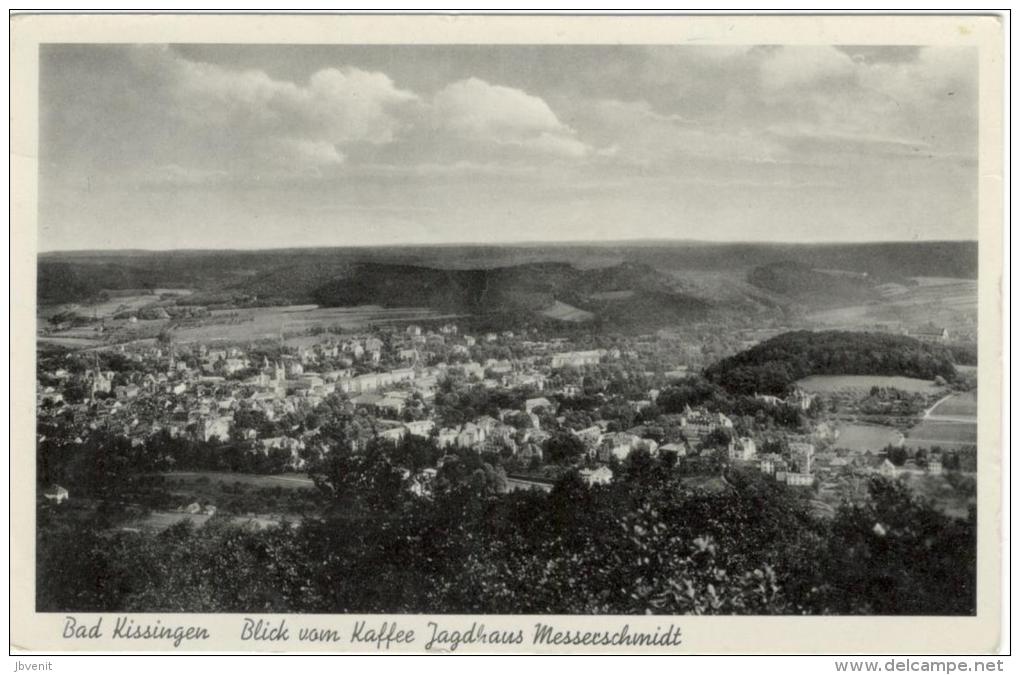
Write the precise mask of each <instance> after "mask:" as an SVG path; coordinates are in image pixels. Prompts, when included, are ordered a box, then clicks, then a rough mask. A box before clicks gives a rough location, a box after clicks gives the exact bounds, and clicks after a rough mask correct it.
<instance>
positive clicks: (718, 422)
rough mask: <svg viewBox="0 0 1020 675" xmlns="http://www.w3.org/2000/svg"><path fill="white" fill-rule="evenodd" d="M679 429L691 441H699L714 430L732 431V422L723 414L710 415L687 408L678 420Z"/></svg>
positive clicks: (703, 411) (703, 410) (700, 409)
mask: <svg viewBox="0 0 1020 675" xmlns="http://www.w3.org/2000/svg"><path fill="white" fill-rule="evenodd" d="M680 427H681V428H682V429H683V430H684V435H686V436H687V437H688V438H689V439H690V440H692V441H700V440H701V439H702V438H704V437H705V436H707V435H708V434H710V433H712V432H713V431H715V430H716V429H732V428H733V421H732V420H730V418H729V417H727V416H726V415H724V414H723V413H710V412H708V411H707V410H705V409H703V408H695V409H691V408H690V407H687V409H686V410H685V411H684V414H683V417H681V419H680Z"/></svg>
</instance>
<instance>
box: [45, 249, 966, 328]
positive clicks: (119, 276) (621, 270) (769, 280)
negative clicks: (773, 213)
mask: <svg viewBox="0 0 1020 675" xmlns="http://www.w3.org/2000/svg"><path fill="white" fill-rule="evenodd" d="M789 261H796V264H791V263H789ZM372 266H376V267H374V268H373V267H372ZM819 270H827V271H828V272H820V271H819ZM844 273H845V274H844ZM415 274H420V275H421V276H420V277H418V278H414V277H415ZM823 274H824V275H827V276H819V275H823ZM839 274H844V276H843V277H839V276H838V275H839ZM863 274H867V275H868V279H869V280H879V279H891V278H903V277H911V276H932V277H953V278H960V279H974V278H976V277H977V243H976V242H973V241H964V242H898V243H872V244H764V243H736V244H733V243H723V244H720V243H706V242H692V241H661V242H637V241H624V242H606V243H591V244H573V243H569V244H520V245H499V246H496V245H493V246H488V245H455V246H393V247H376V248H315V249H280V250H262V251H236V250H235V251H201V250H197V251H187V250H182V251H137V250H133V251H72V252H53V253H44V254H41V255H40V256H39V266H38V281H39V286H38V288H39V302H40V304H41V305H52V304H61V303H67V302H81V301H86V300H88V299H90V298H94V297H95V296H97V295H98V293H99V291H100V290H104V289H106V290H125V289H134V288H143V289H144V288H152V287H171V288H189V289H192V290H193V291H195V294H194V295H193V296H191V298H190V299H189V300H188V302H191V303H197V304H203V303H210V304H211V303H214V302H224V303H229V302H231V301H234V299H236V298H246V299H247V301H253V300H254V299H257V302H259V303H263V304H292V303H308V302H319V301H326V302H327V303H328V304H336V303H340V302H353V301H355V300H357V301H368V302H371V303H374V304H379V303H382V304H397V303H402V302H405V301H412V300H413V301H414V302H416V303H421V302H424V303H426V305H427V306H436V307H443V308H457V311H462V310H470V311H487V310H488V309H489V308H492V307H497V308H498V307H501V306H510V307H514V308H521V307H524V308H528V311H537V310H536V308H539V307H544V308H545V309H546V310H549V314H551V315H552V316H554V317H567V316H570V317H571V320H577V319H585V318H586V314H584V313H585V312H590V313H591V314H593V318H592V320H593V321H601V320H605V319H608V320H614V321H635V320H636V321H644V320H645V319H652V318H655V316H656V315H658V320H659V323H660V324H663V323H667V322H669V321H672V320H674V319H678V318H679V319H681V320H682V319H683V318H690V317H691V316H694V315H697V314H698V313H699V312H704V311H706V310H707V309H709V308H711V309H713V310H733V311H738V312H758V311H766V312H767V311H772V310H773V308H775V307H779V306H784V305H785V306H790V305H793V306H797V305H800V304H816V302H817V303H830V304H844V303H850V302H854V303H856V302H860V301H861V299H862V298H867V297H870V295H869V294H870V291H869V289H868V288H867V284H861V283H857V282H856V281H854V279H853V275H863ZM341 279H347V280H348V282H347V283H346V284H344V283H340V282H339V280H341ZM805 294H806V295H805ZM182 302H183V301H182ZM555 302H560V303H563V305H568V306H569V307H570V308H576V309H577V310H579V312H572V311H571V310H569V309H568V308H564V307H563V306H562V305H555V304H554V303H555ZM649 325H651V324H649Z"/></svg>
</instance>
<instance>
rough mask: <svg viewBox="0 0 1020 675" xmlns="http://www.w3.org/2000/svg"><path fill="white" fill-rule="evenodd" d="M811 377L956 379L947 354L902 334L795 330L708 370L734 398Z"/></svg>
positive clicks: (781, 391) (785, 388) (776, 391)
mask: <svg viewBox="0 0 1020 675" xmlns="http://www.w3.org/2000/svg"><path fill="white" fill-rule="evenodd" d="M809 375H901V376H904V377H916V378H919V379H923V380H933V379H935V378H936V377H941V378H943V379H945V380H946V381H952V380H954V379H955V378H956V368H955V367H954V366H953V358H952V354H951V352H950V350H949V349H947V348H945V347H942V346H939V345H932V344H926V343H923V342H920V341H918V340H915V339H914V338H911V337H907V336H904V335H890V334H888V333H863V332H862V333H858V332H849V331H818V332H814V331H793V332H789V333H783V334H782V335H777V336H776V337H774V338H772V339H770V340H766V341H765V342H762V343H761V344H758V345H755V346H754V347H751V348H750V349H747V350H745V351H742V352H740V353H739V354H735V355H734V356H731V357H728V358H724V359H722V360H720V361H718V362H717V363H715V364H713V365H712V366H710V367H709V368H707V369H706V370H705V376H706V377H707V378H708V379H709V380H710V381H712V382H715V383H716V384H718V385H720V386H722V387H723V388H725V389H726V390H728V391H730V392H732V393H739V394H754V393H758V394H772V395H777V396H783V395H785V394H787V393H789V391H790V389H791V387H792V386H793V383H794V382H796V381H797V380H799V379H801V378H803V377H807V376H809Z"/></svg>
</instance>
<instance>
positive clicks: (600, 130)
mask: <svg viewBox="0 0 1020 675" xmlns="http://www.w3.org/2000/svg"><path fill="white" fill-rule="evenodd" d="M875 20H876V21H881V17H875ZM961 34H963V33H961ZM821 35H825V34H821ZM939 35H941V34H939ZM964 35H965V34H964ZM128 37H130V34H128ZM716 42H717V43H716ZM716 42H713V41H712V40H707V41H699V40H696V39H690V40H676V41H675V42H673V43H655V44H639V43H632V44H628V43H626V42H624V41H609V40H607V41H606V43H605V44H596V43H583V42H577V41H571V40H565V41H564V42H563V43H553V42H549V41H548V40H541V41H540V40H535V41H533V42H531V43H528V42H527V41H521V42H520V43H514V44H507V43H504V42H502V41H498V40H493V41H492V42H484V41H475V40H464V41H462V43H457V42H449V43H434V42H429V43H420V42H415V41H414V36H413V35H408V36H407V40H405V41H404V42H400V43H397V42H388V43H377V42H375V41H365V42H359V41H358V39H357V38H356V36H352V34H349V33H348V34H344V36H343V39H342V40H340V41H333V42H316V43H308V42H301V43H295V42H293V41H280V42H276V43H269V42H264V41H255V42H253V41H251V40H249V41H246V42H243V43H242V42H237V41H235V40H223V41H222V42H216V41H215V40H213V41H209V40H208V39H204V40H201V41H193V42H189V41H187V40H180V39H176V38H173V39H167V40H165V41H153V40H151V39H148V38H146V39H145V40H138V41H132V40H130V39H129V40H124V39H120V40H117V41H116V42H115V43H114V42H104V41H95V42H89V41H82V40H78V39H75V40H66V41H60V40H54V41H49V42H43V43H40V44H39V46H38V62H37V79H38V87H37V95H38V100H37V118H36V119H34V120H32V122H33V123H34V124H37V136H38V154H37V157H36V158H35V169H34V170H35V171H36V172H37V176H36V177H35V179H36V180H37V186H36V187H35V189H34V192H33V199H34V200H35V202H33V204H32V206H31V210H32V212H33V213H34V218H35V220H34V225H33V230H34V234H33V238H34V240H35V251H34V253H33V254H32V255H31V257H30V258H29V259H28V261H27V263H26V264H31V265H32V271H31V276H32V277H33V278H34V281H35V292H34V300H33V299H32V298H26V299H25V301H26V303H28V304H29V306H30V309H31V312H32V314H33V315H34V316H30V318H29V321H30V322H31V321H34V334H33V335H29V336H27V338H26V339H27V340H28V341H29V343H30V353H29V355H28V360H27V361H26V363H32V364H33V368H34V370H33V372H32V373H30V375H29V376H28V377H30V379H29V380H28V381H29V382H31V381H32V380H34V389H33V390H31V393H29V392H28V391H27V390H26V391H25V392H22V397H23V398H25V399H31V400H29V401H28V403H27V405H29V406H30V407H29V408H28V410H30V411H34V416H30V417H29V418H26V419H23V420H21V422H22V423H24V424H32V423H33V422H34V424H32V429H33V434H32V435H33V437H34V444H33V445H32V447H25V448H18V450H17V452H18V453H25V457H26V458H27V459H26V466H29V470H30V472H31V474H28V473H23V474H22V475H21V478H20V484H21V485H20V488H21V489H22V490H30V492H31V495H32V496H31V498H30V501H27V502H25V504H24V508H25V509H26V511H25V512H24V513H23V514H22V515H24V516H26V517H28V516H29V515H31V520H32V522H33V523H34V524H33V527H32V532H31V538H32V539H33V540H34V542H33V554H34V555H33V558H32V559H31V565H32V569H31V570H28V571H27V572H25V573H27V574H29V576H30V578H32V580H33V583H32V584H31V586H30V587H29V588H31V590H32V597H31V598H26V599H24V600H25V602H26V603H27V604H28V606H29V608H28V610H27V611H29V612H32V613H34V614H37V615H48V616H50V617H51V618H52V620H53V621H54V622H55V624H56V625H58V628H57V629H56V631H57V632H56V634H54V635H47V636H46V639H47V640H50V639H58V638H60V637H63V638H71V639H77V638H81V644H80V646H76V647H73V648H75V649H88V648H89V647H88V642H87V638H90V637H92V633H91V632H92V631H94V632H95V633H96V634H97V635H98V634H99V633H103V634H104V637H109V636H110V634H111V632H112V633H113V637H114V638H118V637H120V638H125V639H127V638H132V637H134V638H141V639H144V638H150V637H151V638H155V639H156V640H157V643H158V644H157V647H156V648H159V649H163V648H168V649H169V648H173V647H177V646H179V645H180V643H181V642H182V641H183V642H185V643H187V642H188V641H189V640H190V639H192V637H198V638H199V640H201V639H202V638H201V636H200V635H199V633H200V632H201V631H202V630H204V629H202V628H194V629H192V628H189V629H187V630H184V629H181V628H179V626H183V625H186V624H189V623H194V622H195V621H197V618H198V617H201V616H204V615H238V616H243V617H252V618H251V619H245V620H244V621H245V623H244V624H243V625H241V624H240V623H239V624H238V625H239V626H240V628H239V630H240V632H241V634H242V638H241V639H245V638H244V637H243V636H244V635H245V634H247V635H248V636H249V637H251V638H253V639H254V640H256V641H258V640H262V639H265V640H271V639H274V638H272V637H271V636H270V631H272V630H273V629H274V628H275V629H279V628H280V626H282V625H283V624H282V623H281V622H282V621H288V622H290V621H291V619H290V618H288V617H300V616H301V615H331V616H338V615H339V616H354V615H357V616H359V617H360V616H367V617H368V618H367V621H366V622H364V623H362V624H360V625H358V624H352V625H353V626H354V630H353V635H352V631H351V630H348V629H347V628H346V624H344V626H345V628H344V629H343V630H340V631H337V632H338V638H339V637H342V639H343V642H344V644H343V645H342V646H341V647H338V648H344V649H356V648H357V644H356V643H357V639H355V638H356V636H359V635H360V636H361V638H364V640H365V641H366V642H370V643H371V644H372V645H373V646H374V645H376V644H377V643H378V644H384V643H383V642H382V641H384V640H390V641H393V646H394V648H396V646H397V645H398V642H399V639H400V638H399V637H396V633H395V632H394V631H395V629H394V625H396V624H394V623H393V622H391V625H389V626H387V625H386V624H382V625H381V626H380V622H379V621H378V620H374V619H372V615H378V616H381V615H385V616H388V617H393V616H401V615H414V616H425V615H429V616H431V617H432V622H434V623H432V624H431V626H432V627H431V628H423V629H422V630H420V631H419V632H418V633H417V635H416V637H415V640H416V644H415V645H413V649H417V650H419V651H422V650H425V649H426V643H428V644H430V645H431V646H430V647H428V649H430V650H438V649H445V650H457V649H458V647H460V649H462V650H463V649H466V648H473V649H476V650H481V651H485V650H487V649H488V650H492V651H497V650H503V651H506V650H508V649H518V650H524V651H527V650H528V649H529V648H531V647H534V646H535V645H545V646H555V645H573V648H574V649H584V648H585V647H584V645H594V646H598V645H601V646H602V647H604V648H606V647H608V648H612V647H614V646H620V645H623V646H637V647H640V646H642V645H647V646H650V647H651V646H657V647H670V646H675V645H680V644H681V642H680V629H679V628H677V626H681V625H683V624H684V620H685V619H686V618H689V617H702V616H705V615H716V616H738V615H740V616H743V615H750V616H759V617H765V616H768V617H792V616H798V617H804V616H808V617H851V616H858V617H888V616H898V617H965V618H970V619H974V618H976V617H977V616H978V615H979V586H980V584H979V568H980V567H981V564H982V560H983V559H982V557H981V556H983V555H985V553H981V554H979V547H978V539H979V537H978V533H979V525H980V526H982V527H984V526H987V527H990V528H995V527H997V525H996V524H995V523H994V522H993V521H996V519H997V518H998V508H999V507H998V504H997V503H995V502H994V501H993V502H992V503H991V506H990V508H988V507H985V506H981V507H979V504H982V502H981V500H982V499H983V498H985V496H983V495H982V490H983V489H985V486H986V485H989V484H991V482H993V481H994V483H995V488H994V489H995V490H998V487H997V486H998V481H999V478H998V473H997V472H998V471H999V458H1000V454H1001V448H1000V446H999V445H998V443H999V438H998V428H999V424H1000V420H999V415H1000V413H999V409H998V405H999V404H998V400H997V397H998V396H999V392H998V390H997V389H996V388H995V387H998V379H996V380H995V381H994V383H993V382H989V383H988V384H989V385H990V386H989V387H988V388H985V385H984V383H981V382H979V366H985V365H986V364H998V363H999V359H1000V358H1001V355H1000V353H999V352H998V350H999V349H1000V348H1001V345H1000V343H999V336H998V334H997V333H995V331H997V330H998V324H997V323H994V322H993V323H991V324H988V325H989V326H991V328H990V329H987V330H989V331H991V332H988V333H985V332H984V331H985V330H986V329H985V328H983V326H984V325H985V324H984V323H982V322H984V321H992V320H993V319H994V321H995V322H997V321H998V320H999V319H998V315H997V313H998V311H999V309H998V307H997V306H996V305H995V304H991V305H989V307H991V312H992V314H995V316H991V315H989V314H987V312H985V309H984V305H982V312H983V314H982V315H981V316H980V317H979V311H978V310H979V304H981V302H984V300H983V299H981V292H980V284H979V279H982V278H984V277H982V276H981V275H983V274H990V275H992V278H993V279H997V278H998V275H999V274H1000V270H999V269H991V268H989V269H983V267H982V266H983V265H984V264H985V260H986V257H984V255H983V254H982V247H987V246H991V247H992V248H993V249H994V248H996V247H997V246H998V244H997V241H996V239H995V238H996V237H1000V236H1001V223H997V222H996V223H993V225H994V226H993V227H991V228H987V227H986V229H985V230H984V231H985V232H991V237H990V238H989V239H987V241H986V240H983V239H982V235H981V232H982V229H981V216H982V208H983V205H982V201H981V200H982V196H981V195H982V186H981V180H982V179H981V176H982V172H981V171H980V170H979V168H980V166H981V164H980V162H981V148H980V146H979V140H980V139H981V137H982V136H981V134H982V131H983V130H982V126H981V120H982V118H981V108H980V103H981V96H982V94H981V91H982V90H981V78H980V72H981V71H980V68H979V64H980V63H981V55H982V51H981V48H980V47H979V46H977V45H975V44H967V43H966V42H965V41H964V42H959V43H957V42H952V41H948V40H946V39H943V38H941V37H939V39H936V40H933V41H932V44H926V43H916V42H915V43H909V44H904V43H902V42H901V41H890V42H889V43H882V44H874V43H872V42H870V41H868V42H861V43H854V42H847V41H846V40H839V39H833V38H831V37H829V38H828V39H826V40H818V41H809V42H810V43H809V44H803V39H800V40H797V39H794V40H790V41H789V42H784V41H776V40H774V39H770V38H769V36H767V35H764V34H763V36H762V39H760V40H757V41H756V40H748V41H746V42H741V43H739V44H733V43H730V42H725V43H724V42H720V41H716ZM993 147H995V145H994V143H993ZM1000 149H1001V148H1000ZM15 182H16V181H15ZM993 196H994V193H993ZM986 253H987V252H986ZM999 255H1001V252H1000V253H999ZM987 259H988V260H991V263H990V264H991V265H993V266H994V265H996V264H1000V263H997V262H996V260H997V259H996V258H995V257H994V255H993V256H992V257H991V258H987ZM994 283H995V282H994V281H993V286H994ZM15 294H17V289H15ZM979 299H980V302H979ZM993 301H994V302H997V300H994V299H993ZM32 303H34V304H32ZM979 318H980V319H981V321H979ZM23 328H24V326H23ZM989 345H990V348H989ZM990 367H991V372H992V375H993V376H995V377H996V378H997V377H999V376H1001V367H1000V366H998V365H991V366H990ZM995 368H999V369H1000V372H999V375H996V374H995ZM980 372H981V374H982V377H984V376H985V373H986V372H988V371H986V370H981V371H980ZM979 384H980V385H981V387H979ZM979 388H980V392H981V395H982V396H979V395H978V393H979ZM986 392H988V394H987V395H988V396H991V397H993V398H992V399H988V400H987V401H986V400H984V399H982V397H983V396H985V395H986ZM979 404H981V408H980V410H981V415H986V416H987V415H991V418H990V419H988V420H987V422H989V427H990V428H991V429H992V432H994V433H992V434H991V435H987V434H979V426H980V425H979ZM986 404H987V407H985V406H986ZM981 428H984V427H981ZM979 441H980V442H979ZM12 454H13V453H12ZM983 473H984V474H985V475H984V476H982V474H983ZM29 475H31V476H32V480H31V481H30V480H28V476H29ZM979 477H982V478H981V479H980V480H979ZM14 480H18V477H17V476H16V475H15V476H14ZM979 486H980V488H981V489H979ZM12 494H13V493H12ZM997 495H998V492H997V491H996V492H991V493H987V497H988V498H991V499H993V500H994V499H997ZM983 519H988V520H987V522H985V521H983ZM996 522H997V521H996ZM990 531H992V530H990ZM996 536H998V535H996ZM993 543H994V542H993ZM995 546H997V544H995ZM988 551H989V552H990V554H991V555H993V556H997V555H998V549H997V548H989V549H988ZM990 564H992V567H991V568H990V569H992V570H993V571H994V573H995V574H996V575H997V574H998V572H997V569H998V568H997V567H996V566H995V565H997V564H998V563H997V562H994V563H990ZM23 571H24V570H23ZM984 579H985V581H984V582H983V583H988V584H997V583H998V579H997V577H996V578H995V579H989V578H987V577H985V578H984ZM996 594H997V591H993V592H992V596H993V599H994V598H995V597H997V596H996ZM997 611H998V610H997V609H995V612H997ZM157 615H167V616H168V617H170V615H172V618H163V619H162V620H158V619H156V618H154V617H155V616H157ZM263 615H272V616H273V617H276V618H274V619H273V620H272V621H269V620H266V621H264V622H263V621H262V620H261V619H260V617H261V616H263ZM450 615H457V616H465V615H466V616H468V617H475V618H477V619H478V620H477V621H475V622H474V623H472V621H470V620H469V621H467V622H464V621H461V622H459V623H457V630H454V629H453V628H452V627H451V628H449V629H447V628H445V627H444V624H443V621H444V619H443V617H444V616H450ZM99 616H102V617H103V621H102V622H101V625H100V624H97V617H99ZM515 616H527V617H530V619H529V620H528V621H525V622H522V623H521V626H520V629H517V628H513V627H508V624H506V623H505V622H506V620H507V619H508V618H509V619H512V618H513V617H515ZM650 616H654V617H657V619H656V621H654V622H652V623H644V624H641V626H643V627H641V628H639V627H638V624H631V625H630V628H629V631H630V632H629V633H628V629H625V630H624V633H625V635H623V636H620V635H618V634H617V635H615V636H614V635H609V634H608V633H606V634H605V635H604V636H603V637H600V634H598V633H597V632H596V633H593V634H592V635H593V636H592V637H591V640H590V641H588V642H584V641H583V640H582V638H581V637H579V635H580V634H579V633H578V632H577V631H575V630H574V629H572V628H571V629H570V630H567V631H562V632H561V630H560V629H559V628H558V627H556V626H555V622H554V621H552V617H642V618H646V619H647V618H650ZM143 617H144V618H143ZM189 617H190V618H189ZM279 617H283V618H279ZM486 617H502V619H503V622H502V623H498V624H497V623H496V622H495V621H489V622H487V621H485V618H486ZM544 617H548V618H549V620H547V619H546V618H544ZM256 620H257V621H256ZM239 621H240V620H239ZM671 621H672V622H673V623H671ZM487 624H488V625H489V626H490V628H486V625H487ZM423 625H425V624H423ZM175 626H177V627H178V628H175ZM542 626H544V628H543V627H542ZM649 626H650V627H649ZM461 628H463V629H461ZM189 631H198V633H195V634H194V635H193V634H192V633H191V632H189ZM245 631H247V633H245ZM260 631H261V636H260ZM387 631H389V633H387ZM543 631H545V633H543ZM278 632H280V633H281V634H282V633H285V632H286V630H279V631H278ZM291 632H292V633H294V634H295V635H292V636H291V637H296V632H297V631H296V629H292V630H291ZM321 633H322V634H321V638H320V637H319V635H320V634H318V633H316V634H314V636H310V635H311V634H309V633H307V632H306V633H305V636H306V637H309V639H321V640H323V641H327V642H328V641H329V640H330V639H331V635H330V633H329V632H328V631H326V630H323V631H321ZM339 633H342V636H340V635H339ZM235 637H236V636H235ZM160 639H162V642H159V640H160ZM600 639H602V640H605V641H603V642H599V640H600ZM613 640H616V641H615V642H614V641H613ZM385 645H386V647H387V648H389V647H390V643H388V642H387V643H385ZM185 646H188V645H185ZM984 646H985V647H988V648H991V647H993V646H994V645H990V644H989V645H984ZM190 647H191V648H197V649H205V648H209V645H203V644H201V643H196V644H193V645H190ZM121 648H125V649H144V648H149V647H145V646H132V645H129V644H125V645H124V646H122V647H121ZM252 648H257V647H255V646H253V647H252Z"/></svg>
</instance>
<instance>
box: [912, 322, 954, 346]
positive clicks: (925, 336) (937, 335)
mask: <svg viewBox="0 0 1020 675" xmlns="http://www.w3.org/2000/svg"><path fill="white" fill-rule="evenodd" d="M912 337H914V338H916V339H918V340H920V341H921V342H928V343H932V344H944V343H946V342H949V331H948V330H947V329H946V328H940V327H938V326H936V325H935V324H931V323H929V324H927V325H925V326H921V327H920V328H918V329H917V330H916V331H914V333H913V336H912Z"/></svg>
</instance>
